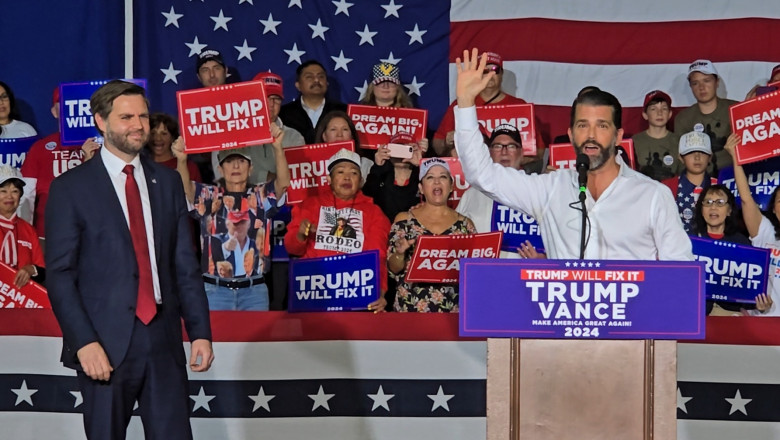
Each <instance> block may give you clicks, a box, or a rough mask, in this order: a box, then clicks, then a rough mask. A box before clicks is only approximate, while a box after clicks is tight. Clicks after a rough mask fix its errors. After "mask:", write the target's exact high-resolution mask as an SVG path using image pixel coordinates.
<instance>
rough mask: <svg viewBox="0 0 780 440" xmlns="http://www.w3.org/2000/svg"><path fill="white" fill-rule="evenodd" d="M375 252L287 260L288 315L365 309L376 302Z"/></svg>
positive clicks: (376, 270) (377, 266)
mask: <svg viewBox="0 0 780 440" xmlns="http://www.w3.org/2000/svg"><path fill="white" fill-rule="evenodd" d="M379 273H380V272H379V251H376V250H373V251H367V252H361V253H359V254H343V255H334V256H332V257H324V258H306V259H291V260H290V284H289V298H288V300H289V302H288V307H287V309H288V310H287V311H289V312H329V311H341V310H368V309H367V306H368V304H369V303H371V302H373V301H376V300H377V299H379V295H380V294H381V292H380V288H379V286H380V284H379Z"/></svg>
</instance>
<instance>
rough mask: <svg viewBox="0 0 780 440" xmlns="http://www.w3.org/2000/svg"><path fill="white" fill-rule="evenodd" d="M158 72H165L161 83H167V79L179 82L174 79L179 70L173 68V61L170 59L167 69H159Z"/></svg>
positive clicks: (175, 82)
mask: <svg viewBox="0 0 780 440" xmlns="http://www.w3.org/2000/svg"><path fill="white" fill-rule="evenodd" d="M160 72H162V73H163V74H165V78H163V84H165V83H167V82H168V81H173V83H174V84H179V80H178V79H176V77H177V76H178V75H179V74H180V73H181V70H176V69H174V68H173V61H171V64H169V65H168V68H167V69H160Z"/></svg>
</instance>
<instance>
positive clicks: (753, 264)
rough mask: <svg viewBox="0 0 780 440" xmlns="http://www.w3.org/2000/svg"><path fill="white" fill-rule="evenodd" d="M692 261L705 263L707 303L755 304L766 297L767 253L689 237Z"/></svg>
mask: <svg viewBox="0 0 780 440" xmlns="http://www.w3.org/2000/svg"><path fill="white" fill-rule="evenodd" d="M691 243H692V244H693V257H694V258H695V259H696V260H698V261H701V262H703V263H704V270H705V271H706V273H707V278H706V281H705V282H706V283H707V287H706V291H707V299H712V300H716V301H731V302H741V303H752V304H755V302H756V295H758V294H760V293H766V292H767V290H766V288H767V276H768V272H767V268H768V267H769V249H761V248H756V247H753V246H743V245H739V244H736V243H728V242H725V241H713V240H708V239H706V238H700V237H691Z"/></svg>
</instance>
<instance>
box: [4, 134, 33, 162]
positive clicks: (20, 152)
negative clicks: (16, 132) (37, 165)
mask: <svg viewBox="0 0 780 440" xmlns="http://www.w3.org/2000/svg"><path fill="white" fill-rule="evenodd" d="M36 140H38V136H30V137H25V138H14V139H0V165H9V166H12V167H14V168H21V167H22V164H23V163H24V158H25V157H27V152H28V151H30V147H31V146H32V144H34V143H35V141H36Z"/></svg>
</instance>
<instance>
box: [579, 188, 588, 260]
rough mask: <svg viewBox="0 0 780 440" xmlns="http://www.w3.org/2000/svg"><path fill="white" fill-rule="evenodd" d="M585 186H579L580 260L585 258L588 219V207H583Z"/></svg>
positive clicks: (585, 196)
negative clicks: (580, 212) (580, 214)
mask: <svg viewBox="0 0 780 440" xmlns="http://www.w3.org/2000/svg"><path fill="white" fill-rule="evenodd" d="M585 190H586V188H585V187H584V186H581V187H580V207H581V208H582V228H581V231H580V260H584V259H585V227H586V226H587V220H588V209H587V208H586V207H585V199H586V198H587V195H586V194H585Z"/></svg>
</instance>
